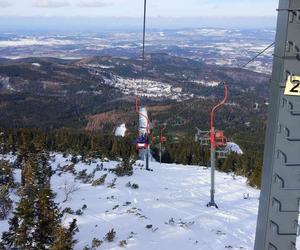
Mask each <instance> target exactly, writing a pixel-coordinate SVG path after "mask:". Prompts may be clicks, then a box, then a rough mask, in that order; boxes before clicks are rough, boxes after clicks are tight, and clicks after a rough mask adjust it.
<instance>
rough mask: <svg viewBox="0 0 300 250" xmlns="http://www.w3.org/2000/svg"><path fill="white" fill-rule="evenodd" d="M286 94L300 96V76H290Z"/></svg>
mask: <svg viewBox="0 0 300 250" xmlns="http://www.w3.org/2000/svg"><path fill="white" fill-rule="evenodd" d="M284 94H285V95H296V96H300V76H289V78H288V80H287V82H286V86H285V91H284Z"/></svg>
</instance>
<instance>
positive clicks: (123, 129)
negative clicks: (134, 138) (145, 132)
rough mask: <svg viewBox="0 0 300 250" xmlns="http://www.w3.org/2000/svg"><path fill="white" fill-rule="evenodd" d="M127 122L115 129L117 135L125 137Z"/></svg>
mask: <svg viewBox="0 0 300 250" xmlns="http://www.w3.org/2000/svg"><path fill="white" fill-rule="evenodd" d="M126 130H127V129H126V124H125V123H123V124H121V125H120V126H118V127H117V129H116V131H115V136H121V137H124V136H125V133H126Z"/></svg>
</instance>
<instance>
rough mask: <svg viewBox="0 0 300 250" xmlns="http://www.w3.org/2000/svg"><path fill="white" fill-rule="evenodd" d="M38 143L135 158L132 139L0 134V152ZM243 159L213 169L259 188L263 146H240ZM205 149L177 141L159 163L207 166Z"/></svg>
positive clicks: (68, 133) (88, 153)
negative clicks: (34, 142) (33, 142)
mask: <svg viewBox="0 0 300 250" xmlns="http://www.w3.org/2000/svg"><path fill="white" fill-rule="evenodd" d="M36 139H37V140H39V141H42V142H43V143H42V144H43V145H44V147H45V150H47V151H58V152H63V153H70V154H74V155H81V156H82V157H97V158H105V157H107V158H108V159H111V160H115V159H119V158H122V159H128V158H130V157H131V158H134V159H136V158H137V153H136V150H135V146H134V143H133V141H134V137H125V138H122V137H115V136H112V135H104V134H98V133H93V132H86V131H82V130H80V131H78V130H69V129H68V130H67V129H61V130H56V131H41V130H34V129H19V130H2V133H1V137H0V140H1V142H2V151H3V152H4V153H7V152H17V151H19V150H20V147H22V145H23V144H24V143H25V140H36ZM240 145H241V146H242V149H243V150H244V154H243V155H238V154H235V153H231V154H230V155H228V157H227V158H226V159H219V160H218V163H217V168H218V169H219V170H221V171H224V172H234V173H235V174H237V175H242V176H245V177H247V178H248V183H249V185H251V186H254V187H260V179H261V168H262V161H263V145H262V146H260V147H257V146H255V145H254V146H253V145H251V144H250V145H249V143H247V142H241V144H240ZM209 150H210V149H209V147H207V146H200V145H199V144H198V143H197V142H194V140H193V138H188V137H185V138H179V139H178V140H176V141H169V142H167V143H164V145H163V153H162V162H163V163H177V164H184V165H199V166H209V165H210V152H209ZM152 153H153V156H154V157H155V158H156V159H157V160H158V159H159V148H158V146H153V147H152Z"/></svg>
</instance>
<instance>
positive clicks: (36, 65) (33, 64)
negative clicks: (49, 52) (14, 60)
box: [32, 63, 41, 68]
mask: <svg viewBox="0 0 300 250" xmlns="http://www.w3.org/2000/svg"><path fill="white" fill-rule="evenodd" d="M32 66H35V67H38V68H39V67H41V64H40V63H32Z"/></svg>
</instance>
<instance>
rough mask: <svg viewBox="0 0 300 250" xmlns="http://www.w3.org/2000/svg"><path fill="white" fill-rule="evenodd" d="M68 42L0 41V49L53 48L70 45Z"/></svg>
mask: <svg viewBox="0 0 300 250" xmlns="http://www.w3.org/2000/svg"><path fill="white" fill-rule="evenodd" d="M72 44H74V43H73V42H72V41H70V40H59V39H54V38H31V37H27V38H22V39H15V40H7V41H0V48H5V47H21V46H55V45H72Z"/></svg>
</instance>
